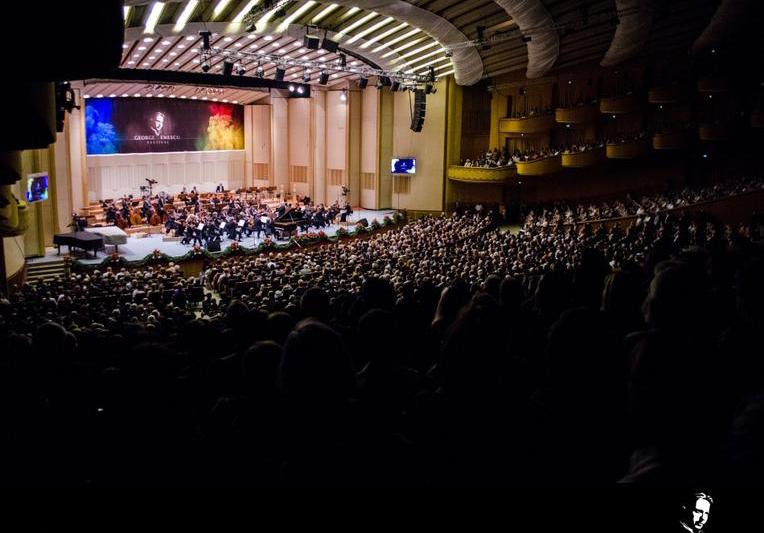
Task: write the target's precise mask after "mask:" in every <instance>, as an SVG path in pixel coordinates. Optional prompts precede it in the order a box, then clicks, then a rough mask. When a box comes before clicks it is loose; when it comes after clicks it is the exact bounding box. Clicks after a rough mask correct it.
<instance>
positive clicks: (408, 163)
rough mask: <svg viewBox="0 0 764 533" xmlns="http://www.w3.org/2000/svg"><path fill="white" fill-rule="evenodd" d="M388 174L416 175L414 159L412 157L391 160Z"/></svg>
mask: <svg viewBox="0 0 764 533" xmlns="http://www.w3.org/2000/svg"><path fill="white" fill-rule="evenodd" d="M390 172H391V173H393V174H416V159H414V158H413V157H401V158H399V159H393V160H392V163H391V165H390Z"/></svg>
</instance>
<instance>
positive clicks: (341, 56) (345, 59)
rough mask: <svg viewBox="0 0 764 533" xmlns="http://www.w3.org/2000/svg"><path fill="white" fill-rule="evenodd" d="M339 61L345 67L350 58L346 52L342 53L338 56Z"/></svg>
mask: <svg viewBox="0 0 764 533" xmlns="http://www.w3.org/2000/svg"><path fill="white" fill-rule="evenodd" d="M338 62H339V64H340V67H342V68H345V66H347V64H348V58H347V57H345V54H340V55H339V57H338Z"/></svg>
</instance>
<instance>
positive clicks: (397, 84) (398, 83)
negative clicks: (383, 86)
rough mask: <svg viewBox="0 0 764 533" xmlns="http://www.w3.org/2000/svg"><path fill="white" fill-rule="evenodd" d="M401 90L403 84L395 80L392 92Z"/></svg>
mask: <svg viewBox="0 0 764 533" xmlns="http://www.w3.org/2000/svg"><path fill="white" fill-rule="evenodd" d="M400 88H401V82H399V81H398V80H393V84H392V85H391V86H390V90H391V91H393V92H396V91H397V90H398V89H400Z"/></svg>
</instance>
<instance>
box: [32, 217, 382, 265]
mask: <svg viewBox="0 0 764 533" xmlns="http://www.w3.org/2000/svg"><path fill="white" fill-rule="evenodd" d="M394 214H395V211H393V210H392V209H382V210H376V211H374V210H370V209H357V210H354V211H353V215H352V216H351V217H350V218H349V219H348V223H347V224H332V225H331V226H327V227H325V228H323V229H322V230H321V231H323V232H324V233H326V235H327V236H329V237H333V236H335V235H336V234H337V230H338V229H339V228H340V227H345V228H346V229H347V230H348V231H351V232H352V231H354V226H355V223H356V222H358V221H359V220H361V219H362V218H365V219H366V220H367V222H368V223H369V224H371V223H372V222H374V221H375V220H376V221H377V222H379V223H380V224H382V222H383V220H384V218H385V217H390V218H393V215H394ZM318 231H319V230H317V229H316V228H311V229H310V231H308V232H306V233H317V232H318ZM301 234H302V233H301ZM164 237H165V235H164V234H155V235H147V236H146V237H142V238H135V237H132V236H128V237H127V243H125V244H120V245H119V249H118V253H119V256H120V257H121V258H123V259H124V260H126V261H139V260H141V259H144V258H145V257H146V256H147V255H150V254H152V253H154V250H159V251H160V252H162V253H163V254H167V255H168V256H170V257H177V256H181V255H183V254H186V253H188V252H189V251H191V250H192V248H193V247H192V246H191V245H188V244H181V243H180V241H164V240H163V238H164ZM263 240H265V237H264V236H262V235H261V237H260V238H259V239H257V238H255V236H254V235H253V236H251V237H244V238H243V239H242V240H241V241H239V245H240V246H243V247H245V248H254V247H256V246H257V245H258V244H260V243H261V242H263ZM272 240H273V242H275V243H276V244H284V243H287V242H288V240H276V239H272ZM231 242H232V241H231V240H230V239H223V240H221V241H220V249H221V250H225V249H226V248H227V247H228V245H230V244H231ZM112 253H114V246H113V245H109V244H107V245H106V251H105V252H104V250H100V251H99V252H97V255H96V257H93V255H92V253H88V254H87V257H86V256H85V255H84V254H79V253H78V254H77V261H78V262H79V263H81V264H85V265H87V264H99V263H101V262H102V261H103V260H104V259H105V258H106V257H108V256H110V255H111V254H112ZM64 255H66V254H65V252H62V254H61V255H58V254H57V250H56V248H55V247H51V248H47V249H46V250H45V255H44V256H42V257H34V258H28V259H27V262H28V263H30V264H37V263H47V262H56V261H59V260H60V259H61V258H62V257H63V256H64Z"/></svg>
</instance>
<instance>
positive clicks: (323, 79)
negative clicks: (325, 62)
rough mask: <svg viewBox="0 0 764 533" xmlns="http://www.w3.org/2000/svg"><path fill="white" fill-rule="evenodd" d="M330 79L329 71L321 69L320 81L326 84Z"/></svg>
mask: <svg viewBox="0 0 764 533" xmlns="http://www.w3.org/2000/svg"><path fill="white" fill-rule="evenodd" d="M328 81H329V73H328V72H326V71H325V70H322V71H321V75H320V76H319V77H318V83H320V84H321V85H326V82H328Z"/></svg>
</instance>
